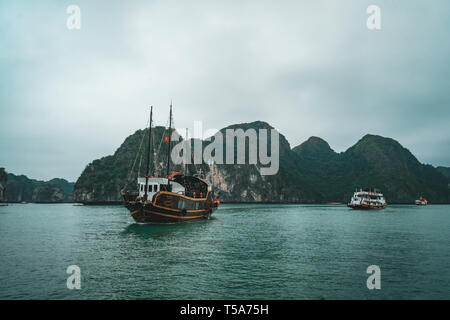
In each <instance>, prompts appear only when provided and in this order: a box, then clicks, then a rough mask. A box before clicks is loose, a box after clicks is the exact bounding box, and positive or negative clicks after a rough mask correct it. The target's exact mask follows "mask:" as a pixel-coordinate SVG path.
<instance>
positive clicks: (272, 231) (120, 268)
mask: <svg viewBox="0 0 450 320" xmlns="http://www.w3.org/2000/svg"><path fill="white" fill-rule="evenodd" d="M449 244H450V206H448V205H431V206H427V207H416V206H394V205H392V206H389V207H388V208H387V209H386V210H383V211H371V212H367V211H353V210H350V209H348V208H346V207H345V206H338V205H337V206H332V205H325V206H319V205H314V206H308V205H262V204H261V205H222V206H221V207H220V208H219V210H217V211H216V212H215V213H214V214H213V218H212V219H211V220H209V221H202V222H196V223H188V224H181V225H162V226H161V225H160V226H149V225H138V224H135V223H134V221H133V220H132V218H131V217H130V216H129V214H128V212H127V210H126V209H125V208H123V207H122V206H73V205H71V204H51V205H46V204H14V205H9V206H7V207H0V299H347V298H348V299H449V298H450V294H449V292H450V290H449V288H450V268H449V267H450V251H449V250H448V246H449ZM69 265H78V266H79V267H80V269H81V289H80V290H69V289H67V287H66V280H67V277H68V276H69V275H68V274H66V269H67V267H68V266H69ZM370 265H378V266H379V267H380V268H381V290H368V289H367V287H366V280H367V277H368V276H369V274H367V273H366V269H367V267H368V266H370Z"/></svg>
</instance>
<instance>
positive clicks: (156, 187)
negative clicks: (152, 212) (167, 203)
mask: <svg viewBox="0 0 450 320" xmlns="http://www.w3.org/2000/svg"><path fill="white" fill-rule="evenodd" d="M154 191H155V192H156V191H158V185H157V184H155V189H154Z"/></svg>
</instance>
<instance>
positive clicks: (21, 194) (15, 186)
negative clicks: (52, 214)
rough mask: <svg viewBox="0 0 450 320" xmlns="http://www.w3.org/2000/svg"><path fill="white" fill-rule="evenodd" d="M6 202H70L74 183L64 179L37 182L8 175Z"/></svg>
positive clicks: (20, 176) (21, 176)
mask: <svg viewBox="0 0 450 320" xmlns="http://www.w3.org/2000/svg"><path fill="white" fill-rule="evenodd" d="M7 177H8V182H7V184H6V189H7V192H6V197H5V201H7V202H23V201H25V202H43V203H53V202H71V201H72V200H73V198H72V192H73V186H74V183H72V182H68V181H66V180H64V179H52V180H50V181H39V180H34V179H29V178H28V177H26V176H24V175H14V174H12V173H8V175H7Z"/></svg>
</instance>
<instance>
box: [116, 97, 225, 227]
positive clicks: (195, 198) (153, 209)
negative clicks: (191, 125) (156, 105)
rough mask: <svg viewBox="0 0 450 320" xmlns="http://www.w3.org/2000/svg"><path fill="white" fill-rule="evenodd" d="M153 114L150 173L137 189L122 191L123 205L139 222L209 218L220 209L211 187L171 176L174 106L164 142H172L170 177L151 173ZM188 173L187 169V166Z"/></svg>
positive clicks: (176, 174) (141, 180)
mask: <svg viewBox="0 0 450 320" xmlns="http://www.w3.org/2000/svg"><path fill="white" fill-rule="evenodd" d="M152 115H153V107H152V108H151V111H150V122H149V130H148V132H149V138H148V148H147V170H146V175H145V176H144V177H138V179H137V185H138V190H133V191H127V190H125V189H126V187H125V188H124V189H123V190H122V191H121V194H122V197H123V200H124V205H125V207H126V208H127V209H128V210H129V211H130V214H131V216H132V217H133V219H134V220H135V221H136V222H139V223H155V224H157V223H177V222H188V221H189V222H190V221H196V220H203V219H209V218H210V217H211V214H212V213H213V211H214V210H216V209H217V207H218V206H219V203H220V202H219V200H218V199H215V197H214V193H213V190H212V188H211V186H210V185H209V184H208V183H207V182H206V181H203V180H202V179H200V178H197V177H194V176H187V175H183V174H181V173H179V172H175V173H172V174H169V173H170V152H171V147H170V145H171V135H172V132H171V130H172V128H171V127H172V104H171V105H170V118H169V132H168V134H167V135H166V136H165V137H164V140H165V141H166V142H167V143H169V147H168V154H167V177H154V176H152V175H151V172H150V165H149V164H150V155H151V154H152V153H151V152H150V148H151V139H152ZM185 171H186V167H185Z"/></svg>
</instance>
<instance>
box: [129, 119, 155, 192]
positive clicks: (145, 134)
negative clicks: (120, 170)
mask: <svg viewBox="0 0 450 320" xmlns="http://www.w3.org/2000/svg"><path fill="white" fill-rule="evenodd" d="M149 122H150V120H147V124H146V125H145V127H146V128H147V127H148V123H149ZM146 136H147V132H146V130H144V132H143V134H142V138H141V142H140V143H139V149H138V152H137V153H136V157H135V158H134V162H133V166H132V167H131V170H130V172H129V173H128V178H127V180H126V181H125V186H124V188H125V187H126V185H127V184H128V182H129V181H130V179H131V175H132V174H133V171H134V167H135V165H136V161H137V158H138V156H139V154H140V153H141V149H142V143H143V142H144V138H145V137H146ZM142 154H143V153H142ZM142 154H141V160H142ZM139 170H140V164H139Z"/></svg>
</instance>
